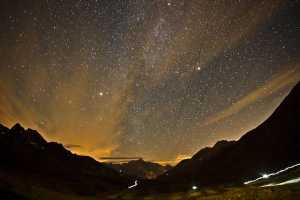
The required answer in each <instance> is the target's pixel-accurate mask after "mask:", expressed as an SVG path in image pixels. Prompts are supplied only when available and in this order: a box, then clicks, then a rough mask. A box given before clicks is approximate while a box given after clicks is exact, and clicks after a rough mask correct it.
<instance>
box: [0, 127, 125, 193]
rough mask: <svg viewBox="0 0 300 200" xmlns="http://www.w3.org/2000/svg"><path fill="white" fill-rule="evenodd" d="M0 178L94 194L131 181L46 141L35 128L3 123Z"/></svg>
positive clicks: (7, 180)
mask: <svg viewBox="0 0 300 200" xmlns="http://www.w3.org/2000/svg"><path fill="white" fill-rule="evenodd" d="M0 180H1V181H2V182H4V181H6V182H9V183H10V182H14V183H20V185H26V184H28V183H29V184H33V185H42V186H43V187H47V188H51V189H54V190H57V191H62V192H73V193H77V194H84V195H85V194H95V193H96V192H107V191H111V190H118V189H122V188H126V187H127V185H128V184H129V183H128V180H127V178H126V177H122V176H121V175H120V174H119V173H118V172H116V171H115V170H113V169H111V168H109V167H108V166H106V165H104V164H102V163H99V162H97V161H96V160H94V159H92V158H90V157H87V156H79V155H76V154H73V153H71V152H70V151H68V150H66V149H65V148H64V147H63V145H62V144H58V143H55V142H47V141H46V140H44V139H43V138H42V136H41V135H40V134H39V133H38V132H36V131H35V130H31V129H27V130H25V129H24V128H23V127H21V125H19V124H16V125H15V126H14V127H12V128H11V129H8V128H6V127H5V126H2V125H0Z"/></svg>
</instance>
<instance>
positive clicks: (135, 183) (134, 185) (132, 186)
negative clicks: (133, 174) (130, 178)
mask: <svg viewBox="0 0 300 200" xmlns="http://www.w3.org/2000/svg"><path fill="white" fill-rule="evenodd" d="M136 186H138V181H137V180H135V181H134V184H133V185H131V186H129V187H128V189H131V188H134V187H136Z"/></svg>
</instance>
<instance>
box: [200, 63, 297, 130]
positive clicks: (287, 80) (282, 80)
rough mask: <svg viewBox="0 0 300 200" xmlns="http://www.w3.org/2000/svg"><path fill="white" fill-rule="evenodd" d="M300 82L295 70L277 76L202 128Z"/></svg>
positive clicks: (208, 119) (207, 121)
mask: <svg viewBox="0 0 300 200" xmlns="http://www.w3.org/2000/svg"><path fill="white" fill-rule="evenodd" d="M296 69H297V68H296ZM299 80H300V71H299V70H295V69H293V70H288V71H286V72H284V73H280V74H277V75H275V76H274V77H273V78H272V79H271V80H270V81H268V82H267V83H266V84H265V85H264V86H263V87H260V88H258V89H256V90H254V91H252V92H251V93H250V94H248V95H246V96H245V97H243V98H242V99H240V100H239V101H237V102H235V103H234V104H233V105H232V106H230V107H229V108H227V109H225V110H223V111H221V112H219V113H218V114H216V115H213V116H210V117H208V118H207V119H206V121H205V122H204V123H203V124H202V125H201V126H208V125H211V124H213V123H216V122H218V121H220V120H223V119H225V118H228V117H230V116H232V115H234V114H236V113H238V112H240V111H241V110H243V109H244V108H246V107H247V106H249V105H251V104H253V103H255V102H257V101H258V100H261V99H264V98H266V97H268V96H270V95H272V94H273V93H275V92H277V91H279V90H281V89H284V88H286V87H288V86H290V85H293V84H296V83H297V82H298V81H299Z"/></svg>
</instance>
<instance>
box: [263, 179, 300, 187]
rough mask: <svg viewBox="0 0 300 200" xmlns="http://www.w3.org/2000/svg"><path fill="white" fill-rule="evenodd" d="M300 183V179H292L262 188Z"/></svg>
mask: <svg viewBox="0 0 300 200" xmlns="http://www.w3.org/2000/svg"><path fill="white" fill-rule="evenodd" d="M299 182H300V177H298V178H295V179H290V180H288V181H284V182H281V183H271V184H268V185H263V186H261V187H273V186H281V185H288V184H293V183H299Z"/></svg>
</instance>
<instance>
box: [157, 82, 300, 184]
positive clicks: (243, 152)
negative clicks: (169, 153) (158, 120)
mask: <svg viewBox="0 0 300 200" xmlns="http://www.w3.org/2000/svg"><path fill="white" fill-rule="evenodd" d="M299 123H300V83H298V84H297V85H296V86H295V87H294V88H293V89H292V90H291V92H290V93H289V95H288V96H287V97H286V98H285V99H284V100H283V102H282V103H281V104H280V106H279V107H278V108H277V109H276V110H275V111H274V113H273V114H272V115H271V116H270V117H269V118H268V119H267V120H266V121H264V122H263V123H262V124H261V125H259V126H258V127H257V128H255V129H253V130H252V131H250V132H248V133H247V134H245V135H244V136H242V137H241V138H240V139H239V140H238V141H220V142H218V143H216V144H215V145H214V146H213V147H208V148H204V149H202V150H200V151H199V152H198V153H196V154H195V155H194V156H193V157H192V158H191V159H187V160H183V161H182V162H180V163H179V164H178V165H177V166H175V167H174V168H173V169H171V170H170V171H168V172H166V173H165V174H163V175H162V176H160V177H158V179H157V183H164V184H166V185H170V184H171V185H172V184H173V185H176V184H180V185H185V186H186V187H190V186H191V185H195V184H197V185H203V186H210V185H218V184H242V183H243V182H245V181H247V180H251V179H255V178H257V177H260V176H261V175H262V174H264V173H268V172H273V171H277V170H280V169H282V168H285V167H287V166H290V165H293V164H296V163H300V153H299V152H300V128H299Z"/></svg>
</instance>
